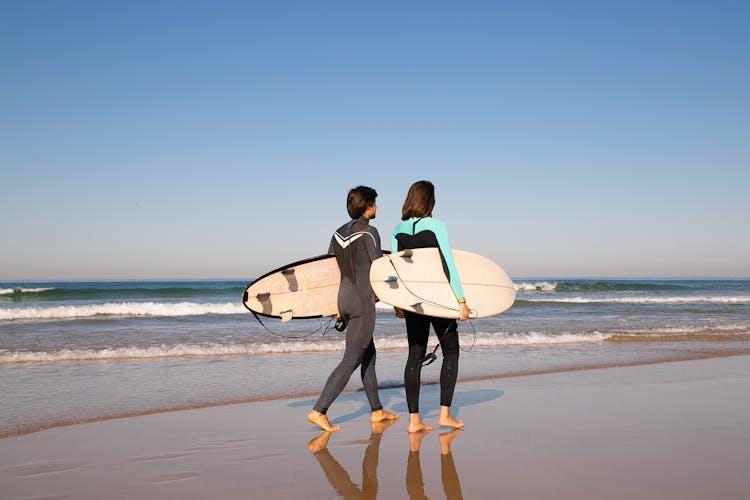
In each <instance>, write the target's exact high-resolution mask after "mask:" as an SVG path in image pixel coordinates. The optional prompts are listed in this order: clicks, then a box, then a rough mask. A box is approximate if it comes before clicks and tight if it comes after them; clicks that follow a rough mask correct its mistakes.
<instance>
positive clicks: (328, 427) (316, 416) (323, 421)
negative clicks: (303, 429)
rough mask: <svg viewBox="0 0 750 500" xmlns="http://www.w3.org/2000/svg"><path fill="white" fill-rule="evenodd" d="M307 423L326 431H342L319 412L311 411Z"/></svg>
mask: <svg viewBox="0 0 750 500" xmlns="http://www.w3.org/2000/svg"><path fill="white" fill-rule="evenodd" d="M307 421H308V422H310V423H311V424H315V425H317V426H318V427H320V428H321V429H323V430H324V431H328V432H336V431H338V430H341V427H339V426H338V425H332V424H331V422H329V421H328V417H326V416H325V415H323V414H322V413H320V412H319V411H315V410H310V413H308V414H307Z"/></svg>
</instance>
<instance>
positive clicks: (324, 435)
mask: <svg viewBox="0 0 750 500" xmlns="http://www.w3.org/2000/svg"><path fill="white" fill-rule="evenodd" d="M330 438H331V433H330V432H328V431H323V432H321V433H320V436H316V437H314V438H312V439H311V440H310V441H309V442H308V443H307V449H308V450H310V452H311V453H317V452H319V451H322V450H325V449H326V448H328V440H329V439H330Z"/></svg>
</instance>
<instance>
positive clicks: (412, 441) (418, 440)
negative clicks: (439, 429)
mask: <svg viewBox="0 0 750 500" xmlns="http://www.w3.org/2000/svg"><path fill="white" fill-rule="evenodd" d="M431 430H432V428H430V429H428V430H424V431H419V432H410V433H409V451H419V448H420V446H422V439H424V437H425V436H426V435H427V434H429V432H430V431H431Z"/></svg>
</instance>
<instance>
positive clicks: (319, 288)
mask: <svg viewBox="0 0 750 500" xmlns="http://www.w3.org/2000/svg"><path fill="white" fill-rule="evenodd" d="M340 281H341V273H340V271H339V266H338V264H337V263H336V257H335V256H334V255H320V256H317V257H312V258H309V259H305V260H301V261H299V262H294V263H292V264H288V265H286V266H284V267H280V268H279V269H275V270H273V271H271V272H269V273H266V274H264V275H263V276H261V277H260V278H258V279H256V280H255V281H253V282H252V283H250V284H249V285H247V287H246V288H245V292H244V293H243V294H242V303H243V304H244V305H245V307H246V308H247V309H249V310H250V311H252V312H254V313H256V314H261V315H263V316H271V317H277V318H281V320H282V321H288V320H290V319H293V318H319V317H323V316H333V315H335V314H337V313H338V306H337V298H338V293H339V282H340Z"/></svg>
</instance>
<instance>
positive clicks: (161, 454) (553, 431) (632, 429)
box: [0, 356, 750, 500]
mask: <svg viewBox="0 0 750 500" xmlns="http://www.w3.org/2000/svg"><path fill="white" fill-rule="evenodd" d="M438 397H439V396H438V388H437V387H436V386H425V387H423V390H422V398H421V403H422V414H423V416H424V417H425V420H426V421H427V422H428V423H433V424H434V423H435V421H436V419H437V410H438ZM381 399H382V401H383V403H384V405H385V407H386V408H387V409H389V410H392V411H396V412H397V413H399V414H400V415H401V420H400V421H399V422H397V423H396V424H395V425H392V426H391V427H389V428H387V429H385V430H382V429H376V432H375V433H373V430H372V429H371V427H370V424H369V421H368V415H369V411H368V408H367V405H366V403H365V398H364V395H363V394H361V393H355V394H344V395H342V396H341V397H340V398H339V399H338V400H337V401H336V402H335V403H334V405H333V406H332V407H331V410H330V411H329V416H330V418H331V420H332V421H333V423H337V424H339V425H341V426H342V427H343V430H342V431H340V432H337V433H333V434H331V435H330V436H324V435H323V436H322V434H321V432H319V431H317V430H315V429H314V428H313V427H312V426H311V425H310V424H308V423H307V422H306V421H305V416H306V414H307V412H308V410H309V408H310V406H311V405H312V404H313V402H314V400H313V398H306V399H292V400H276V401H264V402H258V403H247V404H238V405H228V406H221V407H214V408H204V409H197V410H186V411H179V412H173V413H161V414H154V415H145V416H140V417H132V418H126V419H119V420H110V421H105V422H96V423H90V424H84V425H76V426H69V427H60V428H54V429H49V430H45V431H41V432H37V433H34V434H28V435H23V436H17V437H11V438H7V439H2V440H0V498H2V499H3V500H11V499H17V498H18V499H20V498H92V499H93V498H115V499H119V498H138V499H151V498H336V497H345V498H355V497H356V498H372V497H375V496H378V497H380V498H409V497H412V498H424V497H422V496H420V495H425V496H426V497H429V498H445V497H449V498H458V497H459V495H463V497H465V498H519V499H540V498H576V499H594V498H596V499H599V498H614V499H619V498H622V499H626V498H627V499H636V498H649V499H650V498H658V499H747V498H750V473H748V464H750V356H734V357H726V358H715V359H708V360H696V361H682V362H671V363H662V364H656V365H645V366H631V367H621V368H606V369H596V370H585V371H575V372H567V373H550V374H542V375H533V376H523V377H516V378H503V379H495V380H484V381H475V382H464V383H459V384H458V387H457V389H456V397H455V400H454V405H453V406H454V409H455V412H456V413H457V416H459V417H460V418H461V419H463V420H464V421H465V422H466V429H465V430H464V431H463V432H458V433H454V434H452V435H449V434H447V429H436V430H435V431H433V432H431V433H429V434H427V435H425V436H424V437H423V439H422V441H421V446H420V451H419V452H418V453H417V452H410V447H411V448H416V443H415V442H414V440H411V441H410V439H409V435H408V433H407V432H406V425H407V420H408V418H407V415H406V404H405V401H404V397H403V389H400V388H399V389H387V390H384V391H382V392H381ZM379 432H382V433H379ZM321 436H322V437H321ZM326 437H328V438H329V440H328V442H327V448H326V449H324V450H322V451H320V452H318V453H312V452H311V451H310V450H309V449H308V443H310V442H311V441H312V444H311V445H310V446H315V445H316V444H317V445H321V444H323V443H324V442H325V438H326ZM450 438H452V442H451V443H450V448H451V450H452V453H449V454H441V444H443V447H444V449H443V451H447V449H446V448H447V446H446V445H447V441H448V440H449V439H450ZM441 442H442V443H441Z"/></svg>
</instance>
